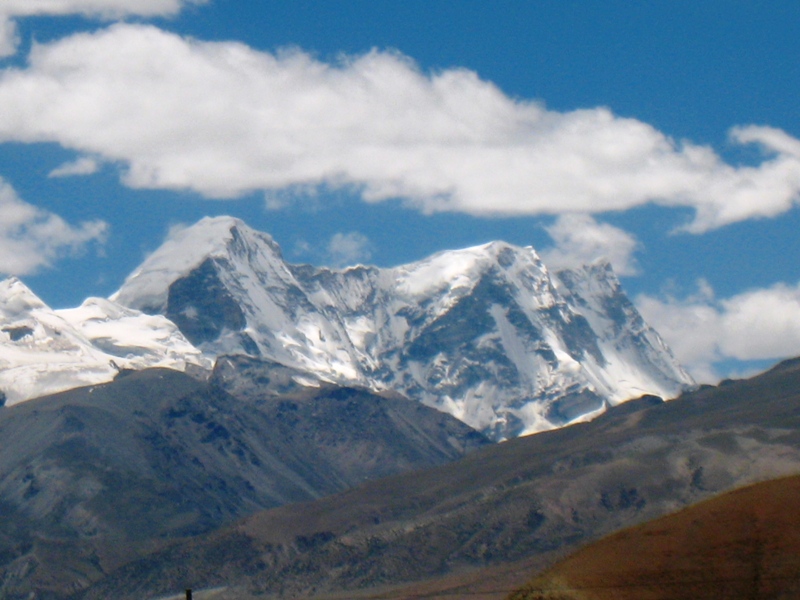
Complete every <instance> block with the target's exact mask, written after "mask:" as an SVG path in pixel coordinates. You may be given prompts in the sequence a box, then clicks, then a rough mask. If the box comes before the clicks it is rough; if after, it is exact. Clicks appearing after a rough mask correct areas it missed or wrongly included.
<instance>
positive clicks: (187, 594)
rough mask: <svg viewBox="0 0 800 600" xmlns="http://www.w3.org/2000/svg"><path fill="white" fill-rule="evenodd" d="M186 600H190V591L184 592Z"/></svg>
mask: <svg viewBox="0 0 800 600" xmlns="http://www.w3.org/2000/svg"><path fill="white" fill-rule="evenodd" d="M186 600H192V590H186Z"/></svg>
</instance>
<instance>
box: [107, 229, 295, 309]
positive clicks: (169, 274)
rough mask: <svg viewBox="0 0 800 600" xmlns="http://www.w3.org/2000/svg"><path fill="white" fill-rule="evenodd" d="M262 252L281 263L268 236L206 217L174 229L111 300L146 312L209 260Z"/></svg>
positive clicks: (159, 306)
mask: <svg viewBox="0 0 800 600" xmlns="http://www.w3.org/2000/svg"><path fill="white" fill-rule="evenodd" d="M258 250H260V251H261V252H262V253H264V252H266V253H267V254H271V255H273V257H274V259H275V260H276V261H280V262H282V258H281V253H280V248H279V247H278V245H277V244H276V243H275V242H274V241H273V239H272V237H271V236H269V235H268V234H266V233H262V232H258V231H255V230H254V229H251V228H250V227H248V226H247V225H246V224H245V223H244V221H242V220H240V219H236V218H233V217H224V216H223V217H205V218H203V219H201V220H200V221H199V222H197V223H196V224H194V225H192V226H189V227H185V228H178V229H173V231H172V232H171V233H170V235H169V236H168V238H167V240H166V241H165V242H164V243H163V244H162V245H161V246H160V247H159V248H158V249H157V250H156V251H155V252H153V253H152V254H151V255H150V256H148V257H147V258H146V259H145V261H144V262H143V263H142V264H141V266H139V268H137V269H136V270H135V271H134V272H133V273H131V274H130V275H129V276H128V277H127V279H126V280H125V283H124V284H123V286H122V287H121V288H120V290H119V291H117V292H116V293H115V294H113V295H112V296H111V300H113V301H115V302H119V303H121V304H124V305H126V306H131V307H133V308H137V309H140V310H143V311H145V312H160V311H163V310H164V307H165V306H166V305H167V300H168V298H167V296H168V293H169V286H170V285H171V284H172V282H174V281H175V280H177V279H180V278H182V277H185V276H186V275H187V274H189V273H190V272H192V271H193V270H195V269H197V268H198V267H200V265H202V264H203V263H204V262H205V261H207V260H213V259H217V260H231V259H232V257H233V256H234V255H238V256H240V257H241V256H244V257H247V256H248V255H251V254H253V253H255V252H257V251H258Z"/></svg>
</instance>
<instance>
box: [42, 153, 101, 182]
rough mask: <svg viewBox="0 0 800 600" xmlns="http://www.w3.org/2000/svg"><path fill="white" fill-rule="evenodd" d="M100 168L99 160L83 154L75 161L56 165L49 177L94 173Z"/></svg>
mask: <svg viewBox="0 0 800 600" xmlns="http://www.w3.org/2000/svg"><path fill="white" fill-rule="evenodd" d="M99 169H100V165H98V164H97V161H96V160H95V159H93V158H91V157H88V156H83V157H81V158H78V159H76V160H74V161H70V162H67V163H64V164H63V165H61V166H60V167H56V168H55V169H53V170H52V171H50V174H49V175H48V177H74V176H80V175H93V174H94V173H97V171H98V170H99Z"/></svg>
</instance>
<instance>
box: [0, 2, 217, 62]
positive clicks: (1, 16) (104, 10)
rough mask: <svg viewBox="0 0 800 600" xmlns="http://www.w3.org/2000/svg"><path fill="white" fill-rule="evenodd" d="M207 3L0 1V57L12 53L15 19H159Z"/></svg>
mask: <svg viewBox="0 0 800 600" xmlns="http://www.w3.org/2000/svg"><path fill="white" fill-rule="evenodd" d="M207 1H208V0H2V1H1V2H0V57H2V56H10V55H12V54H14V52H15V51H16V47H17V43H18V36H17V30H16V24H15V22H14V19H15V18H19V17H33V16H65V15H83V16H85V17H93V18H99V19H104V20H111V19H121V18H124V17H129V16H138V17H159V16H172V15H176V14H178V12H180V10H181V8H182V7H183V6H184V5H186V4H204V3H205V2H207Z"/></svg>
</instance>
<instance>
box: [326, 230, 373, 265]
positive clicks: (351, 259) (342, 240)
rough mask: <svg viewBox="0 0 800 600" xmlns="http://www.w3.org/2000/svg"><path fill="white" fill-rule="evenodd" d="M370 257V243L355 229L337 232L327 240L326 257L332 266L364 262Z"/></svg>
mask: <svg viewBox="0 0 800 600" xmlns="http://www.w3.org/2000/svg"><path fill="white" fill-rule="evenodd" d="M371 257H372V243H371V242H370V241H369V239H368V238H367V237H366V236H365V235H363V234H361V233H358V232H357V231H351V232H350V233H337V234H334V235H333V237H331V239H330V242H328V258H329V260H330V262H331V264H333V265H334V266H337V267H343V266H346V265H353V264H356V263H359V262H366V261H368V260H369V259H370V258H371Z"/></svg>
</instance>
